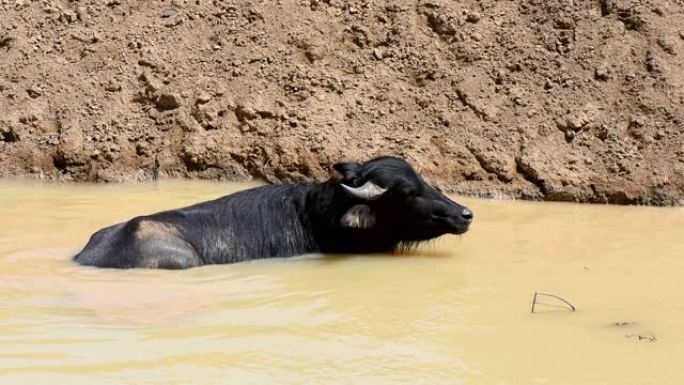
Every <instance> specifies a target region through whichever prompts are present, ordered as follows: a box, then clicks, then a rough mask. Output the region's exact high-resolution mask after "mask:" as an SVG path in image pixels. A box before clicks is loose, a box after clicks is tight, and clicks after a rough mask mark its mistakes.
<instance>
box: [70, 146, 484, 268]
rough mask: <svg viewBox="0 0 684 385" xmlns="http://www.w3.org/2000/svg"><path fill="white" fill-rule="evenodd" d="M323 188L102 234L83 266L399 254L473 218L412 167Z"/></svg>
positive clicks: (381, 169)
mask: <svg viewBox="0 0 684 385" xmlns="http://www.w3.org/2000/svg"><path fill="white" fill-rule="evenodd" d="M333 168H334V169H335V170H336V171H337V172H339V174H340V175H339V176H334V177H332V178H330V179H329V180H328V181H326V182H323V183H318V184H291V185H270V186H262V187H256V188H252V189H249V190H244V191H240V192H237V193H234V194H231V195H228V196H225V197H222V198H219V199H216V200H212V201H208V202H203V203H199V204H196V205H193V206H190V207H186V208H182V209H176V210H169V211H164V212H160V213H157V214H152V215H146V216H140V217H136V218H133V219H131V220H129V221H128V222H124V223H120V224H117V225H113V226H110V227H107V228H104V229H102V230H99V231H98V232H96V233H95V234H93V236H92V237H91V238H90V240H89V241H88V244H86V246H85V248H84V249H83V250H82V251H81V252H80V253H78V254H77V255H76V256H75V257H74V260H75V261H76V262H78V263H80V264H83V265H92V266H99V267H113V268H135V267H142V268H162V269H185V268H190V267H194V266H201V265H208V264H220V263H233V262H241V261H247V260H252V259H259V258H273V257H291V256H294V255H301V254H307V253H376V252H391V251H392V250H395V249H396V248H397V247H401V246H402V245H403V246H406V245H412V244H415V243H418V242H420V241H425V240H428V239H431V238H435V237H438V236H440V235H443V234H447V233H452V234H462V233H464V232H466V231H468V227H469V226H470V223H471V222H472V220H473V214H472V212H471V211H470V210H468V209H467V208H465V207H464V206H461V205H459V204H458V203H456V202H454V201H452V200H450V199H449V198H447V197H446V196H445V195H443V194H442V193H440V192H439V191H437V190H436V189H435V188H434V187H432V186H430V185H429V184H427V183H425V182H424V181H423V179H422V178H421V177H420V176H419V175H418V174H417V173H416V172H415V171H414V170H413V168H412V167H411V166H410V165H409V164H408V163H407V162H405V161H404V160H401V159H398V158H394V157H380V158H375V159H372V160H370V161H367V162H364V163H337V164H335V165H334V166H333Z"/></svg>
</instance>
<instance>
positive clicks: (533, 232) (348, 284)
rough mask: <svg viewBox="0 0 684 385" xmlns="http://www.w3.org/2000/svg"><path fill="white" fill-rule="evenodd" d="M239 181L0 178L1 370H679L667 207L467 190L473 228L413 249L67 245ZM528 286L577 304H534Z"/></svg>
mask: <svg viewBox="0 0 684 385" xmlns="http://www.w3.org/2000/svg"><path fill="white" fill-rule="evenodd" d="M244 187H247V186H246V185H225V184H216V183H203V182H161V183H159V184H155V185H134V186H111V185H110V186H64V185H51V184H40V183H29V182H22V183H19V182H8V181H4V182H0V271H2V279H1V280H0V309H2V311H1V312H0V382H1V383H3V384H4V383H7V384H17V383H22V384H29V383H31V384H33V383H35V384H42V383H46V384H48V383H49V384H55V383H69V384H78V383H83V384H92V383H93V379H96V383H98V384H110V383H111V384H120V383H122V381H124V380H125V381H124V382H125V383H158V384H169V383H207V384H209V383H212V384H213V383H217V384H218V383H225V384H236V383H239V384H275V383H278V384H302V383H314V384H348V383H349V384H399V383H401V384H460V383H462V384H554V385H555V384H579V383H581V384H617V383H619V384H672V383H679V382H681V381H684V375H683V374H682V373H681V370H679V368H678V365H679V361H680V359H679V358H680V357H681V353H683V350H684V330H683V329H682V328H681V325H682V324H684V302H683V301H681V293H683V292H684V283H682V280H681V279H680V277H681V276H682V275H683V274H684V259H683V258H682V255H684V243H682V242H681V232H682V229H683V228H684V212H683V211H682V210H681V209H672V208H669V209H663V208H643V207H611V206H579V205H570V204H533V203H521V202H499V201H481V200H472V199H464V201H465V202H464V203H467V204H468V205H469V206H470V207H472V208H473V209H474V211H475V213H476V215H477V220H476V222H475V224H474V226H473V229H472V231H471V232H470V233H468V234H465V235H463V236H460V237H456V236H446V237H443V238H441V239H440V240H438V241H436V242H433V243H431V244H427V245H425V246H424V247H423V248H421V249H420V250H419V251H417V252H416V253H415V254H416V255H394V256H307V257H303V258H295V259H282V260H270V261H256V262H251V263H243V264H237V265H223V266H206V267H201V268H197V269H191V270H187V271H154V270H129V271H121V270H101V269H93V268H85V267H80V266H76V265H74V264H72V263H70V261H69V258H70V256H71V255H73V254H74V253H75V252H76V251H78V249H79V248H80V247H82V246H83V244H84V243H85V242H86V241H87V238H88V237H89V236H90V234H91V233H92V232H93V231H95V230H97V229H98V228H100V227H103V226H105V225H108V224H112V223H114V222H117V221H121V220H125V219H128V218H130V217H132V216H135V215H139V214H142V213H151V212H154V211H158V210H161V209H166V208H173V207H179V206H182V205H186V204H190V203H194V202H197V201H200V200H205V199H209V198H214V197H218V196H221V195H224V194H226V193H229V192H231V191H233V190H235V189H239V188H244ZM535 291H541V292H546V293H554V294H557V295H561V296H562V297H563V298H566V299H568V300H570V301H571V302H572V303H573V304H574V305H576V306H577V308H578V310H577V312H574V313H572V312H565V311H561V312H558V311H554V312H540V313H535V314H530V302H531V300H532V296H533V294H534V292H535ZM640 337H644V338H640ZM650 337H655V338H656V339H654V340H651V339H650ZM95 376H96V377H95Z"/></svg>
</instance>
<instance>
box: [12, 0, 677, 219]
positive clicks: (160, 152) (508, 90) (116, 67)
mask: <svg viewBox="0 0 684 385" xmlns="http://www.w3.org/2000/svg"><path fill="white" fill-rule="evenodd" d="M683 18H684V5H682V4H679V3H677V2H670V1H665V0H650V1H639V0H591V1H589V0H578V1H574V2H569V1H561V0H543V1H542V0H523V1H518V2H501V1H490V0H485V1H477V2H475V1H468V2H448V1H439V0H417V1H403V0H401V1H400V0H395V1H375V2H370V1H366V0H350V1H338V0H312V1H294V0H285V1H278V2H274V1H251V2H218V1H215V2H211V1H202V2H199V1H198V2H194V1H193V2H184V1H171V2H139V1H132V0H117V1H96V0H85V1H79V2H66V1H64V2H54V1H21V2H19V1H0V54H1V55H2V56H1V58H0V64H1V65H0V176H17V175H19V176H33V177H39V178H47V179H64V180H77V181H104V182H116V181H121V180H139V181H145V180H151V179H154V178H164V177H191V178H210V179H223V180H235V179H249V178H261V179H265V180H267V181H269V182H290V181H313V180H321V179H324V178H326V176H327V175H328V173H329V172H330V166H331V164H332V163H334V162H336V161H340V160H349V159H359V160H362V159H367V158H369V157H372V156H375V155H380V154H393V155H398V156H402V157H405V158H407V159H408V160H409V161H411V162H412V163H413V164H414V165H415V166H416V167H417V168H418V169H419V170H421V171H422V172H423V173H424V174H425V175H426V176H427V178H428V179H429V180H431V181H433V182H434V183H435V184H437V185H439V186H440V187H441V188H443V189H445V190H449V191H453V192H461V193H467V194H475V195H480V196H487V197H515V198H524V199H547V200H562V201H581V202H611V203H619V204H655V205H668V204H682V203H684V62H683V60H684V30H682V22H681V21H682V19H683Z"/></svg>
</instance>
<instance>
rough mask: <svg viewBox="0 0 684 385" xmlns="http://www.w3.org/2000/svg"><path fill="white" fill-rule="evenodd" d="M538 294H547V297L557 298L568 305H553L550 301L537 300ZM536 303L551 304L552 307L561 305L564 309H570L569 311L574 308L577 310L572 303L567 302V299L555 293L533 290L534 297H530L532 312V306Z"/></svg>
mask: <svg viewBox="0 0 684 385" xmlns="http://www.w3.org/2000/svg"><path fill="white" fill-rule="evenodd" d="M540 295H545V296H547V297H553V298H555V299H557V300H559V301H562V302H563V303H565V304H566V305H568V306H567V307H566V306H561V305H553V304H550V303H543V302H537V298H538V297H539V296H540ZM537 304H539V305H546V306H553V307H562V308H564V309H570V311H575V310H577V308H575V306H574V305H573V304H571V303H570V302H568V301H567V300H565V299H563V298H561V297H559V296H557V295H554V294H548V293H540V292H538V291H535V292H534V298H533V299H532V313H534V307H535V306H536V305H537Z"/></svg>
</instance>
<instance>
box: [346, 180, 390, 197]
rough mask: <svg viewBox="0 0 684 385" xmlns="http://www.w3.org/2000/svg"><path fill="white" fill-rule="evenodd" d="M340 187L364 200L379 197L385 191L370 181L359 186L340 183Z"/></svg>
mask: <svg viewBox="0 0 684 385" xmlns="http://www.w3.org/2000/svg"><path fill="white" fill-rule="evenodd" d="M342 187H343V188H344V189H345V190H347V192H349V193H350V194H351V195H353V196H355V197H357V198H360V199H365V200H373V199H376V198H379V197H380V195H382V194H384V193H385V191H387V189H386V188H382V187H380V186H378V185H377V184H375V183H373V182H371V181H368V182H366V183H364V184H363V186H361V187H350V186H347V185H346V184H344V183H342Z"/></svg>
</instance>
